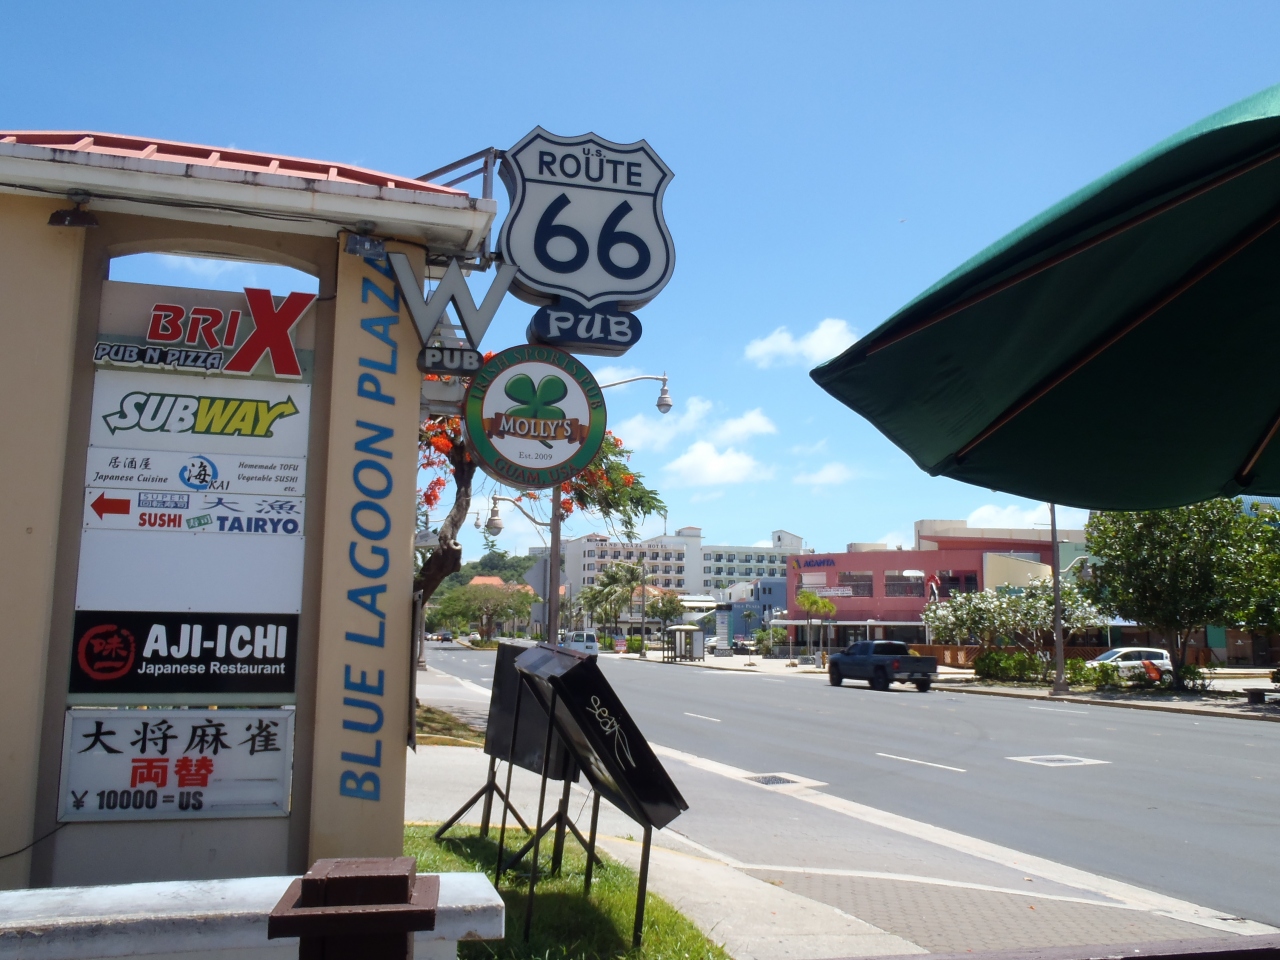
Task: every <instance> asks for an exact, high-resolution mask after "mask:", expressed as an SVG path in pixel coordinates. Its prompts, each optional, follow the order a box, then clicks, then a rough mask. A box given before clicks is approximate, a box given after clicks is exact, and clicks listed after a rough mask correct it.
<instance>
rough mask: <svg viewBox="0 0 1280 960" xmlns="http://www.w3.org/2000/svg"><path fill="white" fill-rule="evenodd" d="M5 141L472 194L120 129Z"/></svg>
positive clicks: (18, 135) (4, 133)
mask: <svg viewBox="0 0 1280 960" xmlns="http://www.w3.org/2000/svg"><path fill="white" fill-rule="evenodd" d="M0 143H23V144H30V145H31V146H38V147H51V148H53V149H55V150H73V151H77V152H81V151H82V152H86V153H103V154H111V155H113V156H118V157H135V158H137V159H139V160H163V161H168V162H170V163H185V164H195V165H197V166H205V167H220V168H223V169H227V170H245V171H249V172H251V173H279V174H283V175H284V176H290V177H304V178H306V179H308V180H336V181H340V182H346V183H366V184H371V185H373V186H375V187H393V188H399V189H401V190H420V191H422V192H423V193H443V194H450V195H453V196H466V195H467V194H466V191H465V190H455V189H452V188H451V187H442V186H440V185H439V184H435V183H424V182H423V181H421V180H414V179H413V178H412V177H397V176H393V175H392V174H389V173H380V172H378V171H377V170H366V169H365V168H364V167H354V166H351V165H350V164H346V163H330V162H328V161H325V160H303V159H300V158H298V157H286V156H282V155H280V154H274V153H256V152H254V151H252V150H229V149H223V148H221V147H207V146H201V145H200V144H196V143H180V142H178V141H176V140H157V139H155V138H154V137H128V136H122V135H120V134H115V133H93V132H85V131H73V130H0Z"/></svg>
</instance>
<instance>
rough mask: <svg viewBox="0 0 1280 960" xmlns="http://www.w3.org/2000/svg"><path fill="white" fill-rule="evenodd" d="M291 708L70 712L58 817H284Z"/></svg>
mask: <svg viewBox="0 0 1280 960" xmlns="http://www.w3.org/2000/svg"><path fill="white" fill-rule="evenodd" d="M292 769H293V711H292V710H234V709H222V710H198V709H191V710H76V709H73V710H68V711H67V719H66V724H65V727H64V731H63V745H62V782H61V791H62V792H61V797H60V802H59V812H58V819H59V821H88V820H183V819H203V818H227V817H283V816H286V815H287V814H288V813H289V795H290V780H291V776H292Z"/></svg>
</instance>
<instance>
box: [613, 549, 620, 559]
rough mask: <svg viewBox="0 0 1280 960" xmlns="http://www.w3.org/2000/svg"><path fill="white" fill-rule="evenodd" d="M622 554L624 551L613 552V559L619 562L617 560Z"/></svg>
mask: <svg viewBox="0 0 1280 960" xmlns="http://www.w3.org/2000/svg"><path fill="white" fill-rule="evenodd" d="M621 553H622V551H621V550H615V551H613V559H615V560H617V559H618V557H619V555H620V554H621Z"/></svg>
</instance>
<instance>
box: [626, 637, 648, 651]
mask: <svg viewBox="0 0 1280 960" xmlns="http://www.w3.org/2000/svg"><path fill="white" fill-rule="evenodd" d="M643 649H644V641H643V640H642V639H640V638H639V637H627V653H639V652H640V651H641V650H643Z"/></svg>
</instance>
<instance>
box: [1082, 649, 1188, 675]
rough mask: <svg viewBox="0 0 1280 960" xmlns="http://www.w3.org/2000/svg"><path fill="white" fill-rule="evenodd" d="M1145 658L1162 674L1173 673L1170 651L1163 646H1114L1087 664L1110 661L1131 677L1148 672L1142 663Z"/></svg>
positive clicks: (1122, 673) (1093, 665)
mask: <svg viewBox="0 0 1280 960" xmlns="http://www.w3.org/2000/svg"><path fill="white" fill-rule="evenodd" d="M1144 660H1149V661H1150V662H1151V663H1152V665H1153V666H1155V667H1156V668H1158V669H1159V671H1160V672H1161V673H1162V674H1165V675H1167V676H1172V675H1173V661H1172V660H1170V659H1169V651H1168V650H1165V649H1162V648H1161V647H1112V648H1111V649H1110V650H1108V651H1107V652H1106V653H1104V654H1102V655H1101V656H1099V657H1096V658H1094V659H1093V660H1090V661H1089V662H1088V663H1087V664H1085V665H1086V666H1089V667H1096V666H1097V665H1098V664H1100V663H1109V664H1111V665H1112V666H1114V667H1115V668H1116V669H1117V670H1119V671H1120V675H1121V676H1124V677H1130V676H1134V675H1136V674H1140V673H1145V672H1146V668H1145V667H1143V665H1142V662H1143V661H1144Z"/></svg>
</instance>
